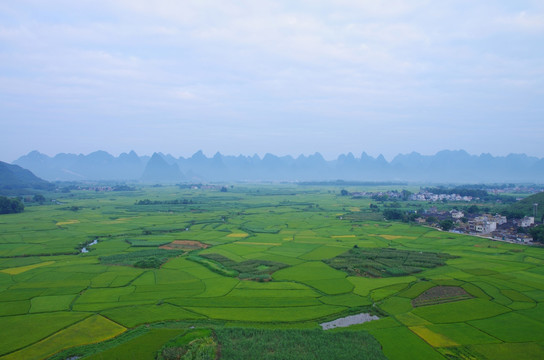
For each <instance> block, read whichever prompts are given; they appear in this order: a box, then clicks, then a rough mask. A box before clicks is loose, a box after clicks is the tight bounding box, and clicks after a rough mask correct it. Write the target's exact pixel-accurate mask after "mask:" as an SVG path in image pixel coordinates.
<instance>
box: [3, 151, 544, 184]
mask: <svg viewBox="0 0 544 360" xmlns="http://www.w3.org/2000/svg"><path fill="white" fill-rule="evenodd" d="M14 163H15V164H17V165H20V166H22V167H24V168H27V169H29V170H31V171H32V172H34V173H35V174H36V175H38V176H40V177H42V178H44V179H47V180H132V181H142V182H148V183H155V182H170V183H172V182H183V181H189V182H194V181H312V180H316V181H322V180H337V179H343V180H358V181H412V182H448V183H453V182H456V183H474V182H487V183H497V182H537V183H538V182H542V179H543V178H544V159H542V158H537V157H531V156H527V155H525V154H510V155H508V156H498V157H495V156H492V155H490V154H481V155H471V154H468V153H467V152H466V151H463V150H456V151H451V150H443V151H440V152H438V153H436V154H435V155H421V154H419V153H416V152H412V153H410V154H399V155H397V156H396V157H395V158H393V159H392V160H391V161H390V162H388V161H387V160H386V159H385V158H384V157H383V156H381V155H380V156H378V157H376V158H374V157H372V156H369V155H367V154H366V153H364V152H363V153H362V154H361V155H360V156H359V157H356V156H354V155H353V154H352V153H348V154H342V155H340V156H338V158H337V159H335V160H330V161H329V160H325V159H324V158H323V156H321V154H319V153H315V154H313V155H309V156H305V155H300V156H298V157H296V158H295V157H292V156H289V155H288V156H281V157H280V156H276V155H273V154H266V155H265V156H263V157H262V158H261V157H259V156H258V155H253V156H244V155H238V156H232V155H222V154H220V153H219V152H218V153H216V154H215V155H214V156H213V157H207V156H206V155H204V153H203V152H202V151H198V152H196V153H195V154H193V155H192V156H191V157H188V158H184V157H179V158H175V157H173V156H171V155H169V154H167V155H164V154H162V153H154V154H153V156H152V157H151V158H150V157H149V156H138V155H137V154H136V153H135V152H134V151H131V152H130V153H128V154H127V153H123V154H121V155H119V156H118V157H114V156H112V155H110V154H108V153H107V152H104V151H96V152H93V153H91V154H88V155H82V154H79V155H75V154H64V153H62V154H57V155H56V156H54V157H49V156H47V155H44V154H41V153H40V152H38V151H32V152H30V153H29V154H27V155H24V156H22V157H20V158H19V159H17V160H16V161H15V162H14Z"/></svg>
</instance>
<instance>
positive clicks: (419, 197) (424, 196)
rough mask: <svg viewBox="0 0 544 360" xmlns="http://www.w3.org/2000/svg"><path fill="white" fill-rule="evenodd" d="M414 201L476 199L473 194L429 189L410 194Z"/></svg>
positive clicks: (467, 200) (468, 200)
mask: <svg viewBox="0 0 544 360" xmlns="http://www.w3.org/2000/svg"><path fill="white" fill-rule="evenodd" d="M410 200H412V201H435V202H436V201H465V202H471V201H472V200H475V198H473V197H472V196H461V195H459V194H433V193H431V192H428V191H421V192H418V193H417V194H412V195H410Z"/></svg>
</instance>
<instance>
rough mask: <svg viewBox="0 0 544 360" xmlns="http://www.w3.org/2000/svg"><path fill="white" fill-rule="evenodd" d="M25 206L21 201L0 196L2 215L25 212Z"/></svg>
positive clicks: (0, 212) (0, 211)
mask: <svg viewBox="0 0 544 360" xmlns="http://www.w3.org/2000/svg"><path fill="white" fill-rule="evenodd" d="M24 209H25V206H24V205H23V203H22V202H21V200H19V199H10V198H7V197H5V196H0V214H15V213H20V212H23V210H24Z"/></svg>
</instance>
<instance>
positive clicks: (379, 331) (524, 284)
mask: <svg viewBox="0 0 544 360" xmlns="http://www.w3.org/2000/svg"><path fill="white" fill-rule="evenodd" d="M55 197H57V198H58V199H59V201H60V202H62V203H63V204H62V205H58V206H56V205H44V206H31V207H29V209H28V211H26V209H25V212H23V213H21V214H16V215H13V216H9V217H6V218H5V219H6V220H4V218H2V219H1V220H2V226H1V227H0V326H1V327H2V328H3V329H9V331H5V332H3V333H2V340H0V356H3V358H6V359H16V358H17V359H22V358H24V359H27V358H28V359H32V358H40V359H41V358H46V357H47V356H50V355H53V354H55V353H57V352H59V351H65V350H64V349H68V348H72V347H74V346H76V347H77V348H73V349H71V350H69V351H70V352H71V351H76V350H77V351H81V354H93V355H92V357H91V358H92V359H115V358H133V359H138V358H153V357H154V356H155V354H157V353H158V352H159V351H162V350H164V349H162V347H163V346H166V347H170V348H176V347H178V348H183V349H182V350H180V349H177V350H176V349H174V350H172V349H170V350H167V352H168V351H171V352H172V351H173V352H175V351H178V350H179V351H187V352H188V351H191V352H194V353H195V354H196V353H198V352H199V351H201V352H205V351H210V349H212V348H213V349H216V348H221V349H222V352H221V356H222V357H221V358H224V359H228V358H233V357H232V356H234V355H232V356H231V355H228V354H229V352H228V351H231V350H228V349H236V350H233V351H238V354H239V357H234V358H244V356H246V355H243V356H242V354H243V352H244V351H242V350H240V349H243V350H245V348H249V347H248V345H247V344H248V341H249V342H250V343H251V344H252V342H251V341H252V340H254V341H253V342H254V343H255V348H254V350H253V351H257V350H255V349H257V348H258V346H261V345H258V344H257V343H256V342H257V341H258V342H262V345H263V346H265V348H266V346H268V347H270V346H274V347H278V349H279V345H278V343H277V341H281V342H284V343H285V344H291V341H292V340H293V339H299V341H297V342H296V344H292V346H294V349H298V350H299V351H298V352H297V351H295V352H293V351H291V353H297V354H299V353H300V354H303V353H304V352H308V351H310V352H311V351H314V350H315V351H319V353H322V354H327V356H328V357H327V358H338V359H340V358H342V356H344V355H345V358H358V356H359V355H361V357H362V358H364V357H363V356H366V355H362V354H363V353H364V351H363V350H361V349H360V347H359V346H358V345H357V342H358V341H360V342H361V343H364V344H368V345H369V348H371V349H373V350H372V351H371V352H372V353H373V354H374V355H373V356H374V357H373V358H377V359H380V358H383V354H385V356H387V358H389V359H391V360H395V359H406V358H408V359H413V358H421V359H443V358H444V357H445V356H450V357H451V358H455V357H457V358H463V356H464V357H465V358H471V359H510V358H516V359H518V358H519V359H522V358H527V359H541V358H544V349H543V344H544V336H543V335H542V334H544V250H543V249H542V248H539V247H527V246H520V245H514V244H506V243H502V242H492V241H489V240H486V239H483V238H475V237H470V236H466V235H458V234H453V233H448V232H439V231H435V230H432V229H429V228H426V227H420V226H416V225H409V224H403V223H400V222H399V223H397V222H390V221H387V222H386V221H381V220H380V219H381V214H380V213H372V212H371V211H370V208H369V205H370V201H369V200H368V199H355V198H353V199H352V198H350V197H349V196H340V195H339V189H338V188H337V187H332V186H331V187H304V186H299V185H249V184H239V185H235V186H234V187H233V188H229V191H228V192H227V193H220V192H219V191H218V190H217V189H214V188H210V189H190V188H186V187H183V186H179V187H178V186H162V187H144V188H141V189H139V190H137V191H127V192H116V193H94V192H89V191H80V190H72V191H71V193H67V194H64V193H62V194H61V193H55ZM403 205H404V203H403ZM380 206H382V205H380ZM72 207H77V208H78V210H77V211H73V210H71V208H72ZM414 209H415V208H414ZM95 239H98V243H96V244H94V245H91V246H88V244H89V243H91V242H92V241H93V240H95ZM83 246H88V250H89V252H87V253H81V252H80V250H81V247H83ZM362 312H371V313H372V314H373V315H377V316H379V317H380V319H379V320H376V321H372V322H369V323H364V324H358V325H353V326H351V327H348V328H345V329H343V330H341V331H338V329H337V330H330V331H328V332H323V331H322V330H321V329H317V330H312V331H305V330H304V331H303V329H307V328H313V329H315V328H317V327H318V323H319V322H323V321H331V320H335V319H337V318H339V317H344V316H347V315H353V314H358V313H362ZM192 327H194V329H191V328H192ZM232 328H234V329H232ZM241 328H243V329H241ZM259 328H260V329H262V330H263V331H262V332H261V331H260V330H259V331H257V329H259ZM287 328H288V329H292V330H293V331H294V332H292V333H290V332H275V330H273V329H276V330H277V329H287ZM264 329H268V330H267V331H264ZM271 329H272V330H273V331H271ZM227 330H228V331H227ZM231 330H232V331H231ZM366 331H368V332H369V333H370V335H368V333H367V332H366ZM241 334H245V335H243V336H242V335H241ZM286 334H287V335H286ZM347 334H350V335H347ZM333 335H334V336H333ZM106 339H110V340H108V341H105V342H102V341H104V340H106ZM357 339H358V340H357ZM193 341H195V342H194V343H193V345H191V343H192V342H193ZM302 342H305V343H302ZM95 343H98V344H95ZM168 344H170V345H168ZM176 344H177V345H176ZM259 344H260V343H259ZM323 344H329V345H330V349H324V348H323V346H322V345H323ZM178 345H179V346H178ZM257 345H258V346H257ZM374 345H377V347H374ZM290 346H291V345H290ZM307 346H309V347H307ZM348 348H349V349H348ZM380 348H383V354H382V352H381V350H380ZM89 349H92V351H91V350H89ZM161 349H162V350H161ZM259 349H260V348H259ZM223 350H225V351H223ZM227 350H228V351H227ZM329 350H330V351H331V352H328V351H329ZM374 350H376V352H374ZM77 351H76V352H75V353H74V355H78V354H79V353H77ZM259 351H261V350H259ZM281 351H283V350H281ZM281 351H280V350H278V354H282V352H281ZM351 351H353V352H351ZM359 351H363V352H359ZM62 354H64V352H63V353H62ZM262 354H264V353H262ZM262 354H261V353H259V355H262ZM339 354H340V355H339ZM346 354H351V355H349V356H351V357H349V356H348V355H346ZM59 356H60V354H59ZM247 356H248V358H252V357H251V356H253V358H256V356H254V353H253V355H251V354H250V355H247ZM300 358H301V359H302V358H304V357H300Z"/></svg>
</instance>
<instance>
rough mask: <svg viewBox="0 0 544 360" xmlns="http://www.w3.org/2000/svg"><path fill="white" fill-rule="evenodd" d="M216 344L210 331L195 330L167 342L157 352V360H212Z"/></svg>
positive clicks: (215, 351)
mask: <svg viewBox="0 0 544 360" xmlns="http://www.w3.org/2000/svg"><path fill="white" fill-rule="evenodd" d="M216 353H217V344H216V342H215V340H214V338H213V337H212V331H211V330H210V329H197V330H193V331H190V332H188V333H184V334H182V335H180V336H178V337H176V338H175V339H172V340H170V341H169V342H167V343H166V344H165V345H164V346H163V347H162V348H161V349H160V351H159V354H158V356H157V359H158V360H179V359H183V360H193V359H195V360H208V359H209V360H213V359H215V358H216Z"/></svg>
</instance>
